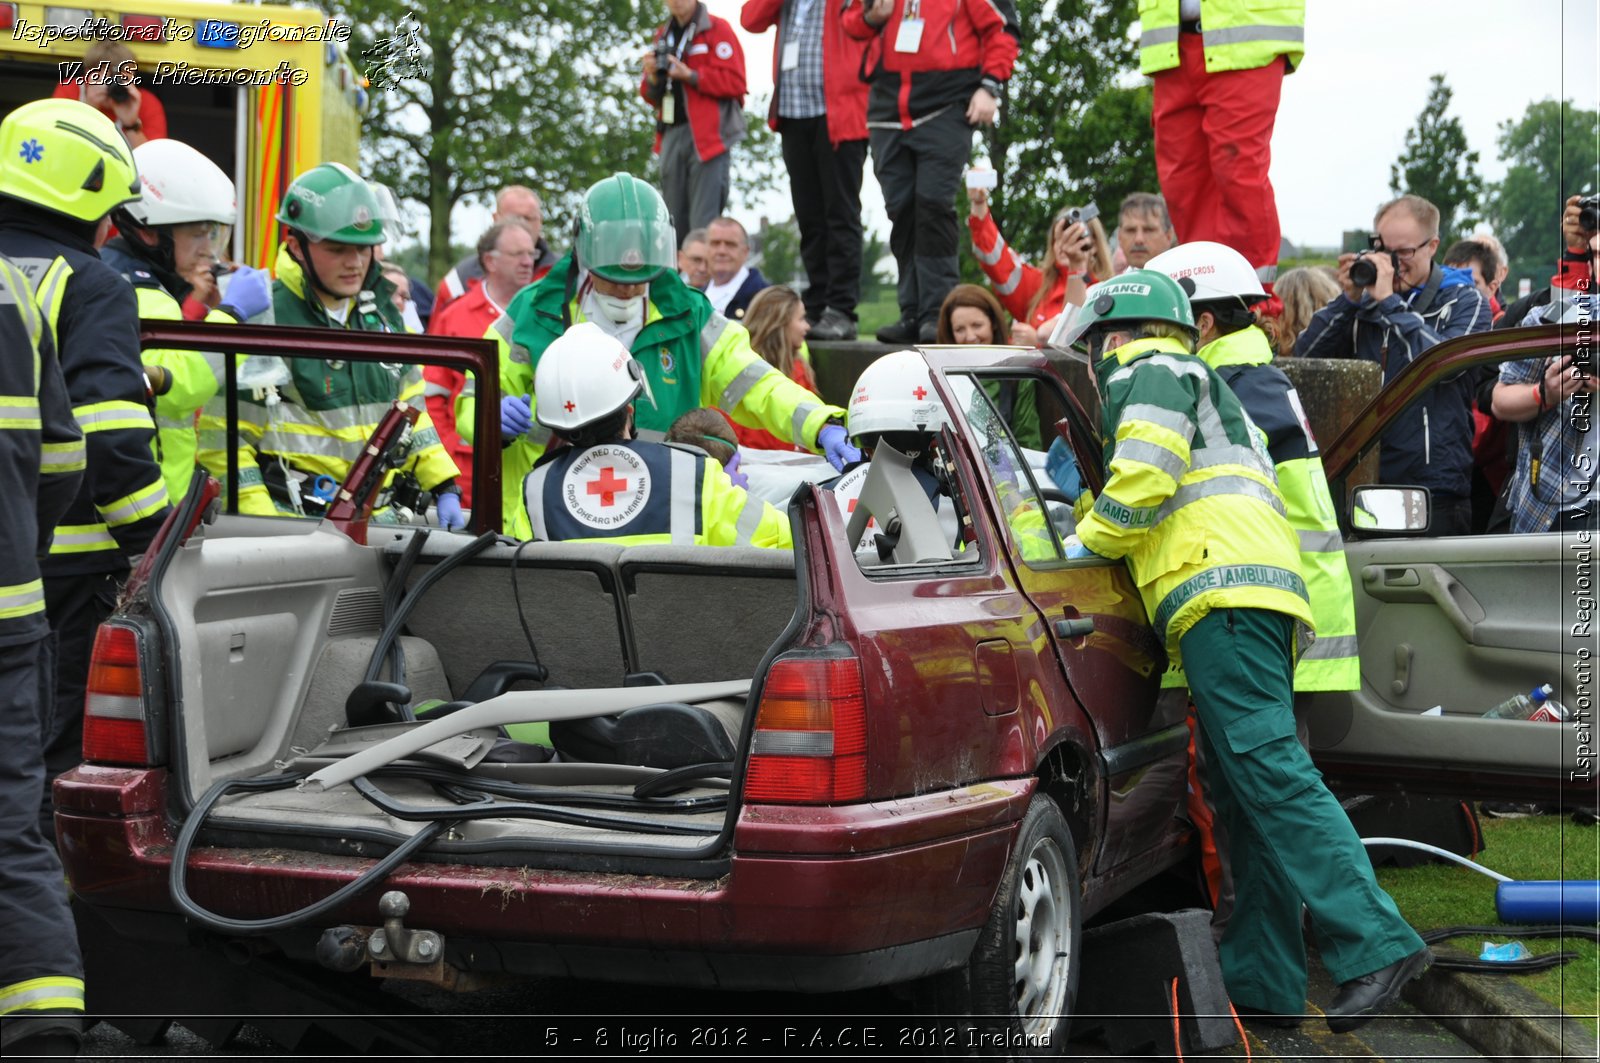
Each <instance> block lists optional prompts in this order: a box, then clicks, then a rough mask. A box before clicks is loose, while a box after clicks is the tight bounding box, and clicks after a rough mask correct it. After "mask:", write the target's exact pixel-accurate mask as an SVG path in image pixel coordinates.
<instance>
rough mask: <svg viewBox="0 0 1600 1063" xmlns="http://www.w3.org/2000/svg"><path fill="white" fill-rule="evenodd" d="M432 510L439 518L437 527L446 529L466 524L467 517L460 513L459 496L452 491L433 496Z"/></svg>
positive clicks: (461, 526) (449, 529)
mask: <svg viewBox="0 0 1600 1063" xmlns="http://www.w3.org/2000/svg"><path fill="white" fill-rule="evenodd" d="M433 511H434V513H435V514H436V515H437V516H438V518H439V527H441V528H443V529H445V530H446V531H454V530H455V529H457V528H465V527H466V526H467V518H465V517H463V516H462V515H461V496H460V495H458V494H456V493H455V492H454V491H451V492H450V493H449V494H443V495H437V496H435V497H434V500H433Z"/></svg>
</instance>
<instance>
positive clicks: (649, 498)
mask: <svg viewBox="0 0 1600 1063" xmlns="http://www.w3.org/2000/svg"><path fill="white" fill-rule="evenodd" d="M524 496H525V498H526V503H527V508H528V518H529V522H530V524H531V525H532V528H533V537H534V538H535V539H540V540H543V541H546V542H566V541H570V540H574V539H603V540H605V541H606V542H612V543H620V544H635V543H675V544H678V545H681V546H688V545H691V544H697V545H700V546H769V547H782V548H784V549H788V548H790V547H792V546H793V545H794V543H793V540H792V538H791V535H790V530H789V521H788V518H787V517H785V516H784V515H783V514H782V513H779V512H778V511H777V509H775V508H773V506H772V505H771V504H769V503H767V502H764V501H762V500H761V499H759V498H756V497H755V496H753V495H751V494H750V493H749V492H748V491H746V490H745V489H744V488H742V487H736V486H735V485H734V483H733V481H732V480H731V479H729V478H728V474H727V473H726V472H724V471H723V469H722V466H720V465H718V464H717V463H716V462H714V461H711V460H710V459H709V458H707V457H706V455H705V454H704V453H703V452H702V451H700V450H698V449H696V448H693V447H681V446H677V445H675V444H672V443H647V442H644V441H641V440H631V441H626V442H625V441H622V440H617V441H615V442H611V443H600V444H597V445H595V446H592V447H587V448H584V449H579V448H577V447H563V448H562V449H560V450H558V451H555V452H553V453H551V454H548V455H546V457H545V459H544V460H541V461H540V462H539V464H538V465H536V466H534V469H533V471H532V472H530V473H529V474H528V478H527V480H526V481H525V482H524Z"/></svg>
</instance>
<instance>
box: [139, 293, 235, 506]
mask: <svg viewBox="0 0 1600 1063" xmlns="http://www.w3.org/2000/svg"><path fill="white" fill-rule="evenodd" d="M133 290H134V294H135V295H136V296H138V299H139V316H140V317H141V318H150V319H152V320H156V321H182V320H183V308H182V307H180V306H179V305H178V301H177V300H176V299H174V298H173V297H172V296H171V295H170V294H168V293H167V292H166V291H165V290H164V289H162V288H161V287H160V286H159V285H145V284H139V283H137V282H136V283H135V284H134V286H133ZM206 320H207V321H211V322H219V321H225V322H227V323H229V324H233V323H234V322H235V319H234V317H233V315H231V314H227V313H224V312H223V311H221V310H213V311H211V313H209V314H207V315H206ZM140 358H141V360H143V362H144V364H145V365H154V366H160V367H161V368H162V369H165V370H166V371H167V374H168V375H169V376H170V377H171V380H172V383H171V386H170V387H168V389H167V391H166V394H164V395H157V396H156V441H157V443H156V445H157V451H156V456H157V460H159V461H160V462H161V478H162V479H163V480H165V481H166V484H167V494H168V495H169V496H170V497H172V498H182V497H183V496H184V493H185V492H187V491H188V490H189V480H190V478H191V477H193V475H194V466H195V453H196V450H197V449H198V439H199V437H198V429H197V427H196V422H197V420H198V418H199V416H200V410H201V409H202V408H203V407H204V406H205V404H206V403H208V402H210V401H211V400H212V399H213V398H214V397H215V396H216V394H217V374H216V373H215V372H214V371H213V370H212V368H211V363H210V362H209V361H207V359H206V356H205V355H204V354H202V353H201V352H199V351H176V350H152V349H146V350H145V351H143V352H142V353H141V354H140Z"/></svg>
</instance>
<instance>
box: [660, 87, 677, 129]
mask: <svg viewBox="0 0 1600 1063" xmlns="http://www.w3.org/2000/svg"><path fill="white" fill-rule="evenodd" d="M676 103H677V99H676V98H675V97H674V96H673V95H672V89H671V88H668V89H667V94H666V95H665V96H663V97H661V124H662V125H673V124H674V123H676V122H677V120H678V111H677V108H676V107H675V106H674V105H675V104H676Z"/></svg>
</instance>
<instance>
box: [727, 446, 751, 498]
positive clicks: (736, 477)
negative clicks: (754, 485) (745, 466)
mask: <svg viewBox="0 0 1600 1063" xmlns="http://www.w3.org/2000/svg"><path fill="white" fill-rule="evenodd" d="M742 457H743V455H741V454H740V453H739V452H738V451H737V450H736V451H734V452H733V457H731V458H729V459H728V464H726V465H724V466H723V467H722V471H723V472H725V473H727V474H728V479H730V480H732V481H733V486H735V487H742V488H744V489H745V490H746V491H748V490H750V477H749V476H747V475H746V474H744V473H742V472H740V471H739V461H740V459H741V458H742Z"/></svg>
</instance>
